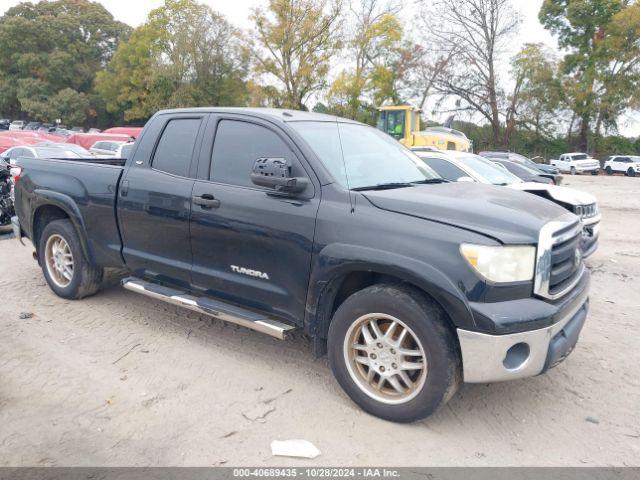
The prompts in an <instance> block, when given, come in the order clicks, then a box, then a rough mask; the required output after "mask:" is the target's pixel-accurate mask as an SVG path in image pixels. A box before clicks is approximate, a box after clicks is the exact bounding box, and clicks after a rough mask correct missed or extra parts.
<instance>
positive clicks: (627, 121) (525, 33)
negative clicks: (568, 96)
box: [0, 0, 640, 136]
mask: <svg viewBox="0 0 640 480" xmlns="http://www.w3.org/2000/svg"><path fill="white" fill-rule="evenodd" d="M98 1H99V2H100V3H102V4H103V5H104V6H105V7H106V8H107V10H109V11H110V12H111V14H112V15H113V16H114V17H115V18H116V19H117V20H120V21H121V22H124V23H127V24H129V25H131V26H133V27H135V26H138V25H140V24H142V23H144V21H145V19H146V17H147V14H148V13H149V11H151V10H152V9H154V8H156V7H159V6H160V5H162V4H163V3H164V2H163V0H98ZM200 1H201V2H202V3H205V4H207V5H209V6H211V8H213V9H214V10H216V11H218V12H220V13H222V14H224V15H225V16H226V17H227V19H228V20H229V21H230V22H231V23H233V24H234V25H235V26H236V27H239V28H241V29H249V28H250V27H251V23H250V22H249V15H250V13H251V9H253V8H255V7H258V6H264V5H266V4H267V0H200ZM512 1H513V6H514V9H515V10H516V11H517V12H518V14H519V15H520V17H521V19H522V24H521V26H520V30H519V32H518V34H517V35H516V36H515V37H514V39H513V42H511V44H510V51H508V52H505V59H508V58H509V57H511V56H512V55H513V54H515V53H516V52H517V51H518V50H519V49H520V47H521V46H522V45H523V44H525V43H533V42H539V43H544V44H545V45H547V46H548V47H550V48H552V49H555V50H557V43H556V41H555V39H554V38H553V36H552V35H551V34H550V33H549V32H548V31H547V30H545V29H544V28H543V27H542V25H541V24H540V22H539V21H538V11H539V10H540V5H541V4H542V1H543V0H512ZM19 3H20V0H0V14H2V13H4V12H5V10H7V9H8V8H10V7H13V6H15V5H17V4H19ZM403 4H404V8H403V12H402V16H403V17H404V18H405V19H406V20H407V21H410V20H411V18H412V17H414V16H417V14H416V9H417V8H419V7H418V6H417V5H416V0H405V1H404V2H403ZM503 68H504V69H505V70H506V66H505V67H503ZM503 73H504V74H505V75H503V77H507V76H508V75H506V73H507V72H506V71H505V72H503ZM444 116H446V115H443V117H444ZM434 120H436V121H443V120H444V118H435V119H434ZM619 123H620V125H619V127H620V133H622V134H623V135H628V136H638V135H640V113H637V112H635V113H628V114H625V115H623V116H622V118H621V119H620V122H619Z"/></svg>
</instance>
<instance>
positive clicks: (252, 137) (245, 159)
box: [209, 120, 306, 187]
mask: <svg viewBox="0 0 640 480" xmlns="http://www.w3.org/2000/svg"><path fill="white" fill-rule="evenodd" d="M262 157H275V158H286V159H289V160H291V162H292V168H293V175H294V176H306V175H305V174H304V173H302V172H303V171H302V167H300V166H299V165H298V164H297V163H296V162H295V161H294V159H293V158H292V157H293V156H292V153H291V150H290V149H289V147H288V146H287V144H286V143H285V142H284V141H283V140H282V139H281V138H280V137H279V136H278V135H277V134H276V133H275V132H272V131H271V130H269V129H268V128H265V127H262V126H260V125H256V124H253V123H248V122H242V121H238V120H222V121H221V122H220V123H219V124H218V128H217V131H216V136H215V140H214V144H213V153H212V159H211V171H210V172H209V179H210V180H213V181H216V182H220V183H227V184H230V185H238V186H244V187H255V185H254V184H253V183H252V182H251V170H252V169H253V164H254V163H255V161H256V160H257V159H258V158H262ZM296 170H297V171H296Z"/></svg>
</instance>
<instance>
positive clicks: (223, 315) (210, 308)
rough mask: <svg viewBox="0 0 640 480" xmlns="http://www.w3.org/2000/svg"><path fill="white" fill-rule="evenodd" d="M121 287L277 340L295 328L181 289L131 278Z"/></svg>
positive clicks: (124, 280)
mask: <svg viewBox="0 0 640 480" xmlns="http://www.w3.org/2000/svg"><path fill="white" fill-rule="evenodd" d="M122 286H123V287H124V288H126V289H127V290H131V291H132V292H137V293H141V294H142V295H146V296H147V297H151V298H155V299H157V300H162V301H163V302H167V303H171V304H172V305H177V306H179V307H184V308H187V309H189V310H193V311H194V312H198V313H203V314H205V315H209V316H211V317H214V318H217V319H219V320H224V321H225V322H230V323H235V324H236V325H241V326H243V327H246V328H250V329H251V330H256V331H258V332H261V333H266V334H267V335H271V336H272V337H276V338H279V339H280V340H284V339H285V338H286V337H287V335H288V334H289V333H291V332H292V331H293V330H295V328H296V327H294V326H292V325H287V324H286V323H282V322H279V321H277V320H273V319H271V318H269V317H265V316H264V315H260V314H259V313H255V312H252V311H250V310H245V309H243V308H240V307H236V306H234V305H229V304H227V303H224V302H220V301H217V300H212V299H210V298H206V297H197V296H195V295H191V294H188V293H186V292H183V291H181V290H176V289H174V288H170V287H165V286H163V285H158V284H157V283H152V282H147V281H146V280H141V279H139V278H135V277H128V278H125V279H123V280H122Z"/></svg>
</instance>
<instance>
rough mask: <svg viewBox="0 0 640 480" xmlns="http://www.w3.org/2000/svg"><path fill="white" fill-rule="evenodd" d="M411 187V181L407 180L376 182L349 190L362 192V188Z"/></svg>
mask: <svg viewBox="0 0 640 480" xmlns="http://www.w3.org/2000/svg"><path fill="white" fill-rule="evenodd" d="M406 187H413V184H412V183H408V182H389V183H378V184H376V185H369V186H366V187H355V188H352V189H351V190H354V191H356V192H362V191H364V190H391V189H392V188H406Z"/></svg>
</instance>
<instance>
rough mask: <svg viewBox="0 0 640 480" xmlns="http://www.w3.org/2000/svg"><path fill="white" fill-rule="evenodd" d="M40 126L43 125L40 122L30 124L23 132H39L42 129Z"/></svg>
mask: <svg viewBox="0 0 640 480" xmlns="http://www.w3.org/2000/svg"><path fill="white" fill-rule="evenodd" d="M40 125H42V124H41V123H40V122H29V123H27V124H26V125H25V127H24V129H23V130H29V131H33V132H35V131H37V130H38V129H39V128H40Z"/></svg>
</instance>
